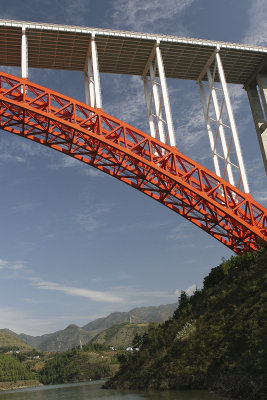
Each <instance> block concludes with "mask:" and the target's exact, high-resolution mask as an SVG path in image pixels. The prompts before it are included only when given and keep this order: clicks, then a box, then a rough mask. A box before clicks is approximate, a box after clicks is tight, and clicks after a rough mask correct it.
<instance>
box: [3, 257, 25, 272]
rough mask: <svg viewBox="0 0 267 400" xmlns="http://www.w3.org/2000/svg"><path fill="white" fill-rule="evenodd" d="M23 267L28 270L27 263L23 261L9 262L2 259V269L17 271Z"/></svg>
mask: <svg viewBox="0 0 267 400" xmlns="http://www.w3.org/2000/svg"><path fill="white" fill-rule="evenodd" d="M22 269H23V270H25V271H26V269H25V265H24V264H23V263H21V262H9V261H6V260H2V259H0V270H8V271H11V270H12V271H17V270H22Z"/></svg>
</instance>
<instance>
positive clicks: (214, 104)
mask: <svg viewBox="0 0 267 400" xmlns="http://www.w3.org/2000/svg"><path fill="white" fill-rule="evenodd" d="M205 78H206V80H207V83H206V82H203V79H205ZM218 78H219V83H217V82H216V80H218ZM198 83H199V88H200V96H201V102H202V107H203V113H204V120H205V124H206V128H207V132H208V136H209V140H210V147H211V153H212V158H213V162H214V167H215V172H216V174H217V175H218V176H222V177H223V178H224V179H228V181H229V183H231V184H232V185H233V186H236V187H237V188H239V189H241V190H243V191H244V192H245V193H249V185H248V180H247V175H246V170H245V166H244V161H243V156H242V151H241V147H240V143H239V138H238V133H237V129H236V124H235V119H234V114H233V110H232V106H231V101H230V96H229V92H228V88H227V84H226V79H225V75H224V70H223V65H222V62H221V58H220V49H219V48H217V49H216V51H214V52H213V54H212V55H211V57H210V59H209V60H208V62H207V63H206V65H205V67H204V69H203V70H202V72H201V74H200V76H199V79H198Z"/></svg>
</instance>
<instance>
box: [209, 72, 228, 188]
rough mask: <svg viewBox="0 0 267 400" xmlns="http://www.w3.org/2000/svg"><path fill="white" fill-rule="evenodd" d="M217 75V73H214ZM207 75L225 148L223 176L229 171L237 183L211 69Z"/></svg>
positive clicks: (223, 147)
mask: <svg viewBox="0 0 267 400" xmlns="http://www.w3.org/2000/svg"><path fill="white" fill-rule="evenodd" d="M214 75H215V74H214ZM207 76H208V82H209V86H210V93H211V98H212V103H213V107H214V112H215V116H216V122H217V130H218V131H219V135H220V139H221V144H222V150H223V157H224V163H225V165H224V171H223V176H222V177H223V178H225V174H226V172H227V175H228V179H229V183H231V185H233V186H234V185H235V181H234V177H233V171H232V166H231V164H230V154H229V152H230V149H229V148H227V143H226V139H225V132H224V127H223V124H222V115H221V113H222V110H220V107H219V102H218V98H217V94H216V90H215V87H214V76H213V77H212V75H211V72H210V69H208V70H207Z"/></svg>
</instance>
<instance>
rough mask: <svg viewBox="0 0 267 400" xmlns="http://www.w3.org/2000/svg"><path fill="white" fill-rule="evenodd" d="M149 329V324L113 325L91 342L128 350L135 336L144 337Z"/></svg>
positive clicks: (125, 323) (126, 323)
mask: <svg viewBox="0 0 267 400" xmlns="http://www.w3.org/2000/svg"><path fill="white" fill-rule="evenodd" d="M148 327H149V324H148V323H143V324H130V323H129V322H124V323H122V324H118V325H113V326H112V327H110V328H108V329H106V330H104V331H102V332H100V333H99V334H98V335H96V336H95V337H94V338H93V339H92V340H91V343H97V344H104V345H106V346H113V347H115V348H117V349H126V348H127V347H129V346H132V343H133V339H134V337H135V335H143V334H144V333H145V332H146V331H147V330H148Z"/></svg>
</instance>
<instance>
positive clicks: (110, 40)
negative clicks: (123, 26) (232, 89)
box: [0, 19, 267, 84]
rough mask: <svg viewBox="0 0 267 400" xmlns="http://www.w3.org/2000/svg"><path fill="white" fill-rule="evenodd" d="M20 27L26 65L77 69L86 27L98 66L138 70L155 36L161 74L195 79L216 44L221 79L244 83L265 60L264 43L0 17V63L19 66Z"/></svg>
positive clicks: (80, 67) (85, 44)
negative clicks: (23, 33)
mask: <svg viewBox="0 0 267 400" xmlns="http://www.w3.org/2000/svg"><path fill="white" fill-rule="evenodd" d="M23 26H25V27H26V32H27V37H28V46H29V53H28V55H29V67H32V68H49V69H67V70H76V71H83V70H84V66H85V63H86V56H87V51H88V46H89V43H90V38H91V35H92V33H94V34H95V37H96V42H97V49H98V59H99V69H100V72H107V73H116V74H130V75H142V74H143V71H144V69H145V66H146V64H147V61H148V59H149V56H150V54H151V52H152V50H153V47H154V44H155V41H156V40H157V39H159V40H160V48H161V52H162V56H163V61H164V67H165V73H166V77H167V78H179V79H192V80H197V79H198V77H199V75H200V73H201V71H202V69H203V67H204V66H205V64H206V62H207V61H208V59H209V58H210V56H211V54H212V53H213V51H214V49H215V48H216V46H220V48H221V51H220V55H221V59H222V62H223V65H224V70H225V75H226V79H227V82H229V83H238V84H245V83H246V81H247V80H248V79H249V78H250V77H251V76H252V75H253V74H254V73H255V71H256V70H257V68H259V67H260V66H261V65H262V64H263V63H265V61H267V48H266V47H258V46H249V45H244V44H235V43H226V42H217V41H211V40H200V39H190V38H183V37H178V36H167V35H156V34H147V33H136V32H126V31H117V30H109V29H98V28H86V27H74V26H67V25H53V24H45V23H33V22H23V21H11V20H3V19H2V20H0V64H1V65H5V66H20V64H21V61H20V60H21V29H22V27H23Z"/></svg>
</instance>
